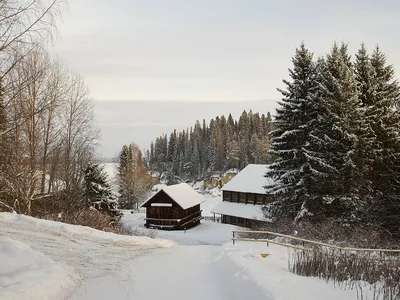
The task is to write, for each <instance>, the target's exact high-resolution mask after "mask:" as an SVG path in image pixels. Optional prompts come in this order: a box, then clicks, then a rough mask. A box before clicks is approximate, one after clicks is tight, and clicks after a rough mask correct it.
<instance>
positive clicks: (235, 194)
mask: <svg viewBox="0 0 400 300" xmlns="http://www.w3.org/2000/svg"><path fill="white" fill-rule="evenodd" d="M267 168H268V165H256V164H250V165H248V166H247V167H245V168H244V169H243V170H242V171H240V172H239V173H238V174H237V175H236V176H235V177H234V178H233V179H232V180H230V181H229V182H228V183H227V184H226V185H224V186H223V187H222V202H220V203H219V204H217V205H216V206H215V207H214V208H213V209H212V210H211V212H212V213H213V214H214V218H215V215H216V214H217V215H220V218H221V222H222V223H227V224H234V225H239V226H242V227H250V226H252V225H253V224H255V223H260V222H268V221H270V220H268V219H266V218H265V216H264V213H263V211H262V207H263V206H264V205H266V204H268V203H271V202H272V201H273V200H274V198H273V197H272V196H271V195H268V194H267V193H266V192H265V189H264V186H266V185H269V184H271V183H272V179H271V178H266V177H265V173H266V172H267Z"/></svg>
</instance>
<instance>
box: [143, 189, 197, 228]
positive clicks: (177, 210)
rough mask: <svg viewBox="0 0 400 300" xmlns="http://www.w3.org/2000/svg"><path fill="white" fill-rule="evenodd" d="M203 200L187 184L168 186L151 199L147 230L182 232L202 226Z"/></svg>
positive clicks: (148, 206)
mask: <svg viewBox="0 0 400 300" xmlns="http://www.w3.org/2000/svg"><path fill="white" fill-rule="evenodd" d="M202 202H203V198H202V197H201V195H200V194H199V193H197V192H196V191H195V190H194V189H193V188H191V187H190V186H189V185H188V184H186V183H180V184H175V185H171V186H166V187H164V188H162V189H161V190H159V191H158V192H157V193H156V194H155V195H153V196H152V197H150V198H149V199H148V200H147V201H146V202H144V203H143V204H142V206H141V207H145V208H146V218H145V221H146V224H145V226H146V227H147V228H158V229H168V230H173V229H177V230H182V229H188V228H191V227H194V226H196V225H198V224H200V220H201V219H203V217H202V215H201V209H200V203H202Z"/></svg>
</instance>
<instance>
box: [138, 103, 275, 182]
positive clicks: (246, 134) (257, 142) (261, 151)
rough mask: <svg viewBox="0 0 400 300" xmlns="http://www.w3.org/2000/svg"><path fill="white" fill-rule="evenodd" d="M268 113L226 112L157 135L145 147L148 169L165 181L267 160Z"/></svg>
mask: <svg viewBox="0 0 400 300" xmlns="http://www.w3.org/2000/svg"><path fill="white" fill-rule="evenodd" d="M271 130H272V119H271V115H270V114H269V113H268V114H267V115H264V114H262V115H260V114H259V113H253V112H252V111H251V110H250V111H249V112H246V111H243V113H242V114H241V116H240V118H239V120H234V119H233V117H232V115H231V114H229V116H228V118H226V117H225V116H220V117H216V118H215V119H211V120H210V122H209V123H208V124H207V123H206V121H205V120H203V122H202V124H201V123H200V122H199V121H197V122H196V123H195V125H194V127H191V128H190V129H187V130H183V131H181V132H177V131H176V130H174V132H172V133H171V134H170V135H169V138H168V136H167V135H163V136H160V137H158V138H157V139H156V140H155V142H152V143H151V145H150V149H149V150H147V151H146V156H145V158H146V165H147V167H148V169H149V170H150V171H158V172H160V173H164V174H165V176H166V177H167V181H168V182H170V183H174V181H176V179H177V177H179V178H180V179H182V180H194V179H199V178H203V177H205V176H209V175H211V174H214V173H218V172H219V173H221V172H224V171H226V170H229V169H231V168H237V169H242V168H244V167H245V166H246V165H247V164H249V163H269V162H271V161H272V156H271V154H269V153H268V149H269V137H268V134H269V133H270V131H271Z"/></svg>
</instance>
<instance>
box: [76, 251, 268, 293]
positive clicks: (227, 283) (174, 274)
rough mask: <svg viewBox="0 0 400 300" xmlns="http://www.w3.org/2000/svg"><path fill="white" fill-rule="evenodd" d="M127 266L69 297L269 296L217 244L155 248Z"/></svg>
mask: <svg viewBox="0 0 400 300" xmlns="http://www.w3.org/2000/svg"><path fill="white" fill-rule="evenodd" d="M127 270H130V271H129V272H126V271H122V272H121V273H120V274H117V275H116V277H115V278H104V279H102V280H100V281H97V282H93V283H92V284H91V285H90V286H89V287H85V288H84V289H83V290H82V291H78V292H77V294H76V295H75V296H74V297H73V298H72V299H74V300H94V299H100V300H101V299H104V300H105V299H124V300H130V299H143V300H146V299H149V300H159V299H160V300H161V299H174V300H181V299H182V300H183V299H185V300H186V299H193V300H197V299H199V300H200V299H201V300H204V299H221V300H223V299H226V300H228V299H229V300H235V299H238V300H239V299H254V300H258V299H264V300H268V299H272V298H271V297H269V295H266V294H265V292H264V290H263V289H261V288H260V287H259V286H257V285H256V284H255V283H254V282H253V281H252V280H251V279H250V278H249V276H248V275H247V273H246V272H245V271H244V270H243V269H241V268H240V267H239V266H238V265H236V264H235V263H234V262H233V261H232V260H231V259H230V258H229V257H228V256H227V255H226V253H225V251H224V249H223V248H222V247H220V246H201V245H196V246H187V245H185V246H175V247H171V248H164V249H158V250H156V251H153V252H152V253H149V254H148V255H146V256H143V257H141V258H139V259H138V260H135V261H131V262H128V263H127ZM110 285H111V286H115V287H116V288H115V289H113V290H110Z"/></svg>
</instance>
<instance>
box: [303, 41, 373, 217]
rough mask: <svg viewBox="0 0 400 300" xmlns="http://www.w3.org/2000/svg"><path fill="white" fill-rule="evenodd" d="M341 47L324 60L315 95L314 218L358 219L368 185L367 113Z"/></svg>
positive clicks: (310, 151) (310, 150)
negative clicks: (364, 155) (363, 156)
mask: <svg viewBox="0 0 400 300" xmlns="http://www.w3.org/2000/svg"><path fill="white" fill-rule="evenodd" d="M343 49H344V47H343V46H342V47H341V48H339V47H338V45H337V44H336V43H335V44H334V45H333V47H332V51H331V53H330V54H329V55H328V56H327V59H326V61H324V60H320V61H319V63H318V65H319V67H318V75H317V78H316V81H317V83H318V89H317V90H316V93H315V94H314V95H313V97H314V98H315V99H314V102H315V103H317V110H318V118H317V119H316V122H315V124H314V128H313V130H312V132H311V134H310V137H311V138H310V140H309V144H308V146H307V156H308V158H309V159H310V164H311V166H312V169H313V177H314V178H313V181H314V182H313V184H312V193H311V194H312V196H311V197H310V202H309V206H308V207H306V208H307V209H309V210H310V211H312V212H313V213H314V214H319V215H321V216H332V217H336V218H338V217H339V218H341V219H346V220H354V219H355V218H356V217H357V213H360V212H361V211H362V207H363V205H364V202H363V201H364V196H365V194H366V193H367V191H366V189H367V187H366V186H367V184H366V180H365V178H364V175H365V168H364V166H363V165H362V163H360V162H362V161H363V160H362V159H360V157H359V156H358V155H360V151H359V149H360V147H362V146H363V145H365V144H366V141H365V140H364V138H363V135H362V134H361V133H362V129H363V128H364V127H365V123H364V111H363V108H362V105H361V101H360V100H359V97H358V89H357V84H356V80H355V75H354V71H353V69H352V67H351V66H350V64H349V62H348V55H347V54H346V52H345V51H344V50H343Z"/></svg>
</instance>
